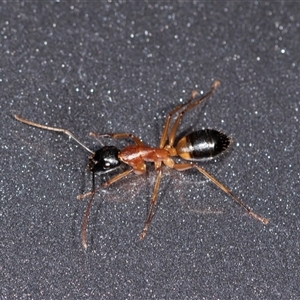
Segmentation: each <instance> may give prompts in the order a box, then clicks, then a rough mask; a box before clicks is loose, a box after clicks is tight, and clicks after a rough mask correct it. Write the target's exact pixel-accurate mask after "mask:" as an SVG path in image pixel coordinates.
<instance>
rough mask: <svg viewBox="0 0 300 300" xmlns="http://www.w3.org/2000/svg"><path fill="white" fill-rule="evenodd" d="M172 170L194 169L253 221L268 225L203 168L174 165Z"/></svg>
mask: <svg viewBox="0 0 300 300" xmlns="http://www.w3.org/2000/svg"><path fill="white" fill-rule="evenodd" d="M173 168H174V169H176V170H177V171H185V170H188V169H192V168H196V169H197V170H198V171H199V172H200V173H202V174H203V175H204V176H205V177H206V178H208V179H209V180H210V181H211V182H212V183H214V184H215V185H216V186H217V187H218V188H219V189H221V190H222V191H223V192H225V193H226V194H227V195H229V196H230V197H231V198H232V199H233V200H234V201H236V202H237V203H238V204H239V205H240V206H241V207H242V208H243V209H244V210H245V211H246V212H247V213H248V214H249V215H250V216H251V217H253V218H254V219H256V220H258V221H260V222H262V223H264V224H268V223H269V220H268V219H266V218H263V217H261V216H259V215H258V214H256V213H255V212H253V211H252V210H251V209H250V208H249V207H248V206H246V204H244V202H242V200H240V199H239V198H238V197H237V196H235V195H234V194H233V193H232V192H231V191H230V190H229V189H228V188H227V187H226V186H224V185H223V184H222V183H221V182H220V181H218V180H217V179H216V178H215V177H213V176H212V175H211V174H209V173H208V172H207V171H205V170H204V169H203V168H201V167H199V166H197V165H194V164H188V163H186V164H175V165H174V166H173Z"/></svg>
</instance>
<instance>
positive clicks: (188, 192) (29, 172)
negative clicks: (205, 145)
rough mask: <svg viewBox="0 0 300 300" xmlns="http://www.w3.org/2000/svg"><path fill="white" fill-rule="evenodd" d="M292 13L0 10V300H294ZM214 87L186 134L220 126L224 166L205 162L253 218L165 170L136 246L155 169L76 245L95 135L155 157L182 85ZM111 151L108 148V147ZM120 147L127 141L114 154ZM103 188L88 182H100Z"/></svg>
mask: <svg viewBox="0 0 300 300" xmlns="http://www.w3.org/2000/svg"><path fill="white" fill-rule="evenodd" d="M299 8H300V7H299V3H298V2H282V3H279V2H271V1H269V2H236V1H235V2H229V1H227V2H226V1H225V2H219V1H216V2H196V1H195V2H159V3H156V2H153V1H148V2H143V3H142V2H138V1H136V2H133V1H130V2H127V1H109V2H102V1H101V2H100V1H99V2H84V3H82V2H79V3H78V2H73V4H72V2H68V3H65V2H62V3H60V2H59V1H58V2H29V3H26V2H18V3H8V2H6V1H3V2H2V3H1V4H0V49H1V56H0V99H1V104H0V107H1V131H0V145H1V147H0V151H1V154H0V155H1V162H2V166H1V180H0V190H1V200H0V236H1V242H0V297H1V299H299V297H300V291H299V280H300V276H299V265H300V253H299V238H300V234H299V230H300V221H299V219H300V218H299V213H300V208H299V207H300V204H299V194H300V185H299V179H300V173H299V169H300V166H299V127H300V126H299V106H300V104H299V69H300V67H299V61H300V56H299V49H300V40H299V38H298V37H299V33H300V32H299V30H300V9H299ZM214 79H219V80H220V81H221V82H222V84H221V86H220V88H219V89H218V90H217V91H216V93H215V94H214V95H213V97H212V98H210V100H209V101H208V102H207V103H206V105H204V106H202V108H201V109H198V110H195V111H193V112H191V113H190V114H189V115H188V117H186V118H185V119H184V120H183V123H182V126H181V127H180V131H181V132H184V131H187V130H188V129H189V128H202V127H208V128H216V129H221V130H222V131H224V132H226V133H227V134H229V135H230V136H232V138H233V140H234V144H233V147H232V149H231V151H230V152H229V153H228V155H225V156H224V157H222V158H221V159H219V160H217V161H212V162H208V163H205V164H202V165H203V167H204V168H206V169H207V170H208V171H210V172H211V173H212V174H214V175H215V176H216V177H217V178H218V179H219V180H221V181H222V182H223V183H225V184H226V185H227V186H229V187H230V188H231V189H232V190H233V191H234V193H236V194H237V195H238V196H239V197H240V198H242V199H243V201H244V202H245V203H246V204H247V205H249V206H250V207H252V208H253V209H254V210H255V211H256V212H257V213H260V214H261V215H263V216H265V217H268V218H270V220H271V221H270V224H269V225H267V226H264V225H262V224H260V223H259V222H257V221H255V220H253V219H251V218H250V217H249V216H247V214H245V213H244V211H243V210H242V209H241V208H240V207H238V206H237V205H236V204H235V203H234V202H233V201H232V200H231V199H230V198H228V197H227V196H226V195H224V193H222V192H220V191H219V190H217V189H216V188H215V187H214V186H213V185H212V184H211V183H209V182H208V181H207V180H205V179H204V178H203V177H202V176H201V175H200V174H198V173H196V172H195V171H190V172H185V173H180V174H179V173H178V172H176V171H170V170H166V176H165V177H164V178H163V182H162V186H161V190H160V191H161V192H160V195H159V199H158V201H159V203H158V210H157V213H156V215H155V218H154V219H153V222H152V225H151V227H150V231H149V233H148V236H147V237H146V238H145V240H144V241H139V240H138V234H139V233H140V231H141V229H142V226H143V222H144V220H145V217H146V213H147V208H148V207H149V199H150V195H151V191H152V183H153V181H154V178H155V173H154V171H153V168H152V167H150V168H149V172H148V173H147V176H136V177H135V176H132V177H130V178H129V179H127V180H124V181H122V182H119V183H117V184H116V185H115V186H111V187H110V188H109V189H107V190H105V191H104V190H103V191H100V192H99V193H98V194H97V197H96V201H95V205H94V206H93V210H92V214H91V218H90V221H89V225H90V226H89V237H88V239H89V248H88V250H87V251H84V250H83V248H82V247H81V244H80V226H81V220H82V216H83V212H84V207H85V204H86V201H81V202H80V201H77V200H76V196H77V194H79V193H82V192H83V191H85V190H88V189H89V187H90V184H91V183H90V180H91V178H90V175H89V174H88V172H87V169H86V162H87V156H88V155H87V153H86V152H85V151H84V150H83V149H81V148H80V147H78V146H77V145H76V144H74V143H73V142H72V141H69V139H68V138H67V137H65V136H63V135H59V134H56V133H52V132H45V131H42V130H39V129H34V128H31V127H28V126H25V125H23V124H21V123H19V122H17V121H16V120H14V119H13V118H12V115H13V114H14V113H18V114H21V115H22V116H23V117H26V118H29V119H31V120H34V121H36V122H40V123H43V124H49V125H53V126H59V127H64V128H67V129H69V130H70V131H72V132H73V133H74V134H75V135H76V136H77V137H78V138H80V140H82V141H83V142H84V143H85V144H86V145H88V146H89V147H92V148H95V147H97V145H99V142H97V141H95V140H93V139H92V138H90V137H89V136H88V132H89V131H91V130H93V131H96V132H99V133H103V132H132V133H134V134H136V135H137V136H140V137H141V138H142V139H143V141H144V142H146V143H149V144H150V145H156V144H157V143H158V139H159V136H160V131H161V127H162V125H163V120H164V117H165V115H166V114H167V113H168V112H169V111H170V110H171V109H172V108H173V107H174V106H176V105H177V104H178V103H179V102H180V101H181V99H186V98H188V97H189V93H190V92H191V91H192V90H193V89H195V88H196V89H198V90H199V91H202V92H206V91H208V90H209V88H210V86H211V84H212V82H213V80H214ZM106 142H107V141H106ZM115 144H117V145H118V146H122V145H124V142H121V141H120V142H116V143H115ZM105 179H107V176H97V182H98V183H100V182H102V181H104V180H105Z"/></svg>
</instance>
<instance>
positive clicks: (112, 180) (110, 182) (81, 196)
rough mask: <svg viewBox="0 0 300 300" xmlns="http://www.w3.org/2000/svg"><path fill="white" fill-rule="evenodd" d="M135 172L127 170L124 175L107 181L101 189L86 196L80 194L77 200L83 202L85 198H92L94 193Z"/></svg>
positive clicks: (121, 174)
mask: <svg viewBox="0 0 300 300" xmlns="http://www.w3.org/2000/svg"><path fill="white" fill-rule="evenodd" d="M133 171H134V169H130V170H127V171H125V172H123V173H120V174H118V175H116V176H115V177H113V178H111V179H109V180H108V181H106V182H105V183H103V184H102V185H101V186H100V187H98V188H96V189H95V190H94V191H91V192H87V193H85V194H80V195H78V196H77V199H78V200H81V199H83V198H86V197H88V196H91V195H92V194H93V193H94V192H97V191H99V190H100V189H103V188H106V187H108V186H109V185H111V184H113V183H114V182H116V181H118V180H120V179H121V178H123V177H125V176H127V175H128V174H130V173H131V172H133Z"/></svg>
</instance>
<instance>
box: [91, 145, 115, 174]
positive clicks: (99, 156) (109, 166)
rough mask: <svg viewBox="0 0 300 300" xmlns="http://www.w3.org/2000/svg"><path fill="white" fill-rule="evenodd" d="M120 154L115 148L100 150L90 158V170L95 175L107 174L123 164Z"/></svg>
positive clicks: (106, 147)
mask: <svg viewBox="0 0 300 300" xmlns="http://www.w3.org/2000/svg"><path fill="white" fill-rule="evenodd" d="M119 152H120V150H119V149H118V148H116V147H115V146H104V147H102V148H100V149H99V150H97V151H96V152H95V154H94V155H92V156H91V157H90V158H89V169H90V170H91V171H92V172H93V173H97V172H100V173H107V172H109V171H112V170H114V169H116V168H117V167H118V166H119V165H120V164H121V161H120V160H119V157H118V155H119Z"/></svg>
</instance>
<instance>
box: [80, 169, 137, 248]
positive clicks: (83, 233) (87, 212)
mask: <svg viewBox="0 0 300 300" xmlns="http://www.w3.org/2000/svg"><path fill="white" fill-rule="evenodd" d="M132 171H133V169H130V170H127V171H125V172H123V173H121V174H118V175H116V176H115V177H113V178H111V179H110V180H108V181H107V182H105V183H104V184H103V185H102V186H101V187H100V188H105V187H107V186H109V185H111V184H113V183H114V182H116V181H118V180H120V179H121V178H123V177H125V176H127V175H128V174H130V173H131V172H132ZM100 188H97V189H95V173H93V190H92V191H91V192H88V193H86V194H83V195H78V196H77V199H82V198H85V197H87V196H90V195H91V199H90V201H89V202H88V204H87V206H86V209H85V212H84V216H83V220H82V225H81V243H82V245H83V247H84V248H85V249H86V248H87V241H86V231H87V225H88V218H89V215H90V210H91V207H92V203H93V201H94V198H95V193H96V191H97V190H99V189H100Z"/></svg>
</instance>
